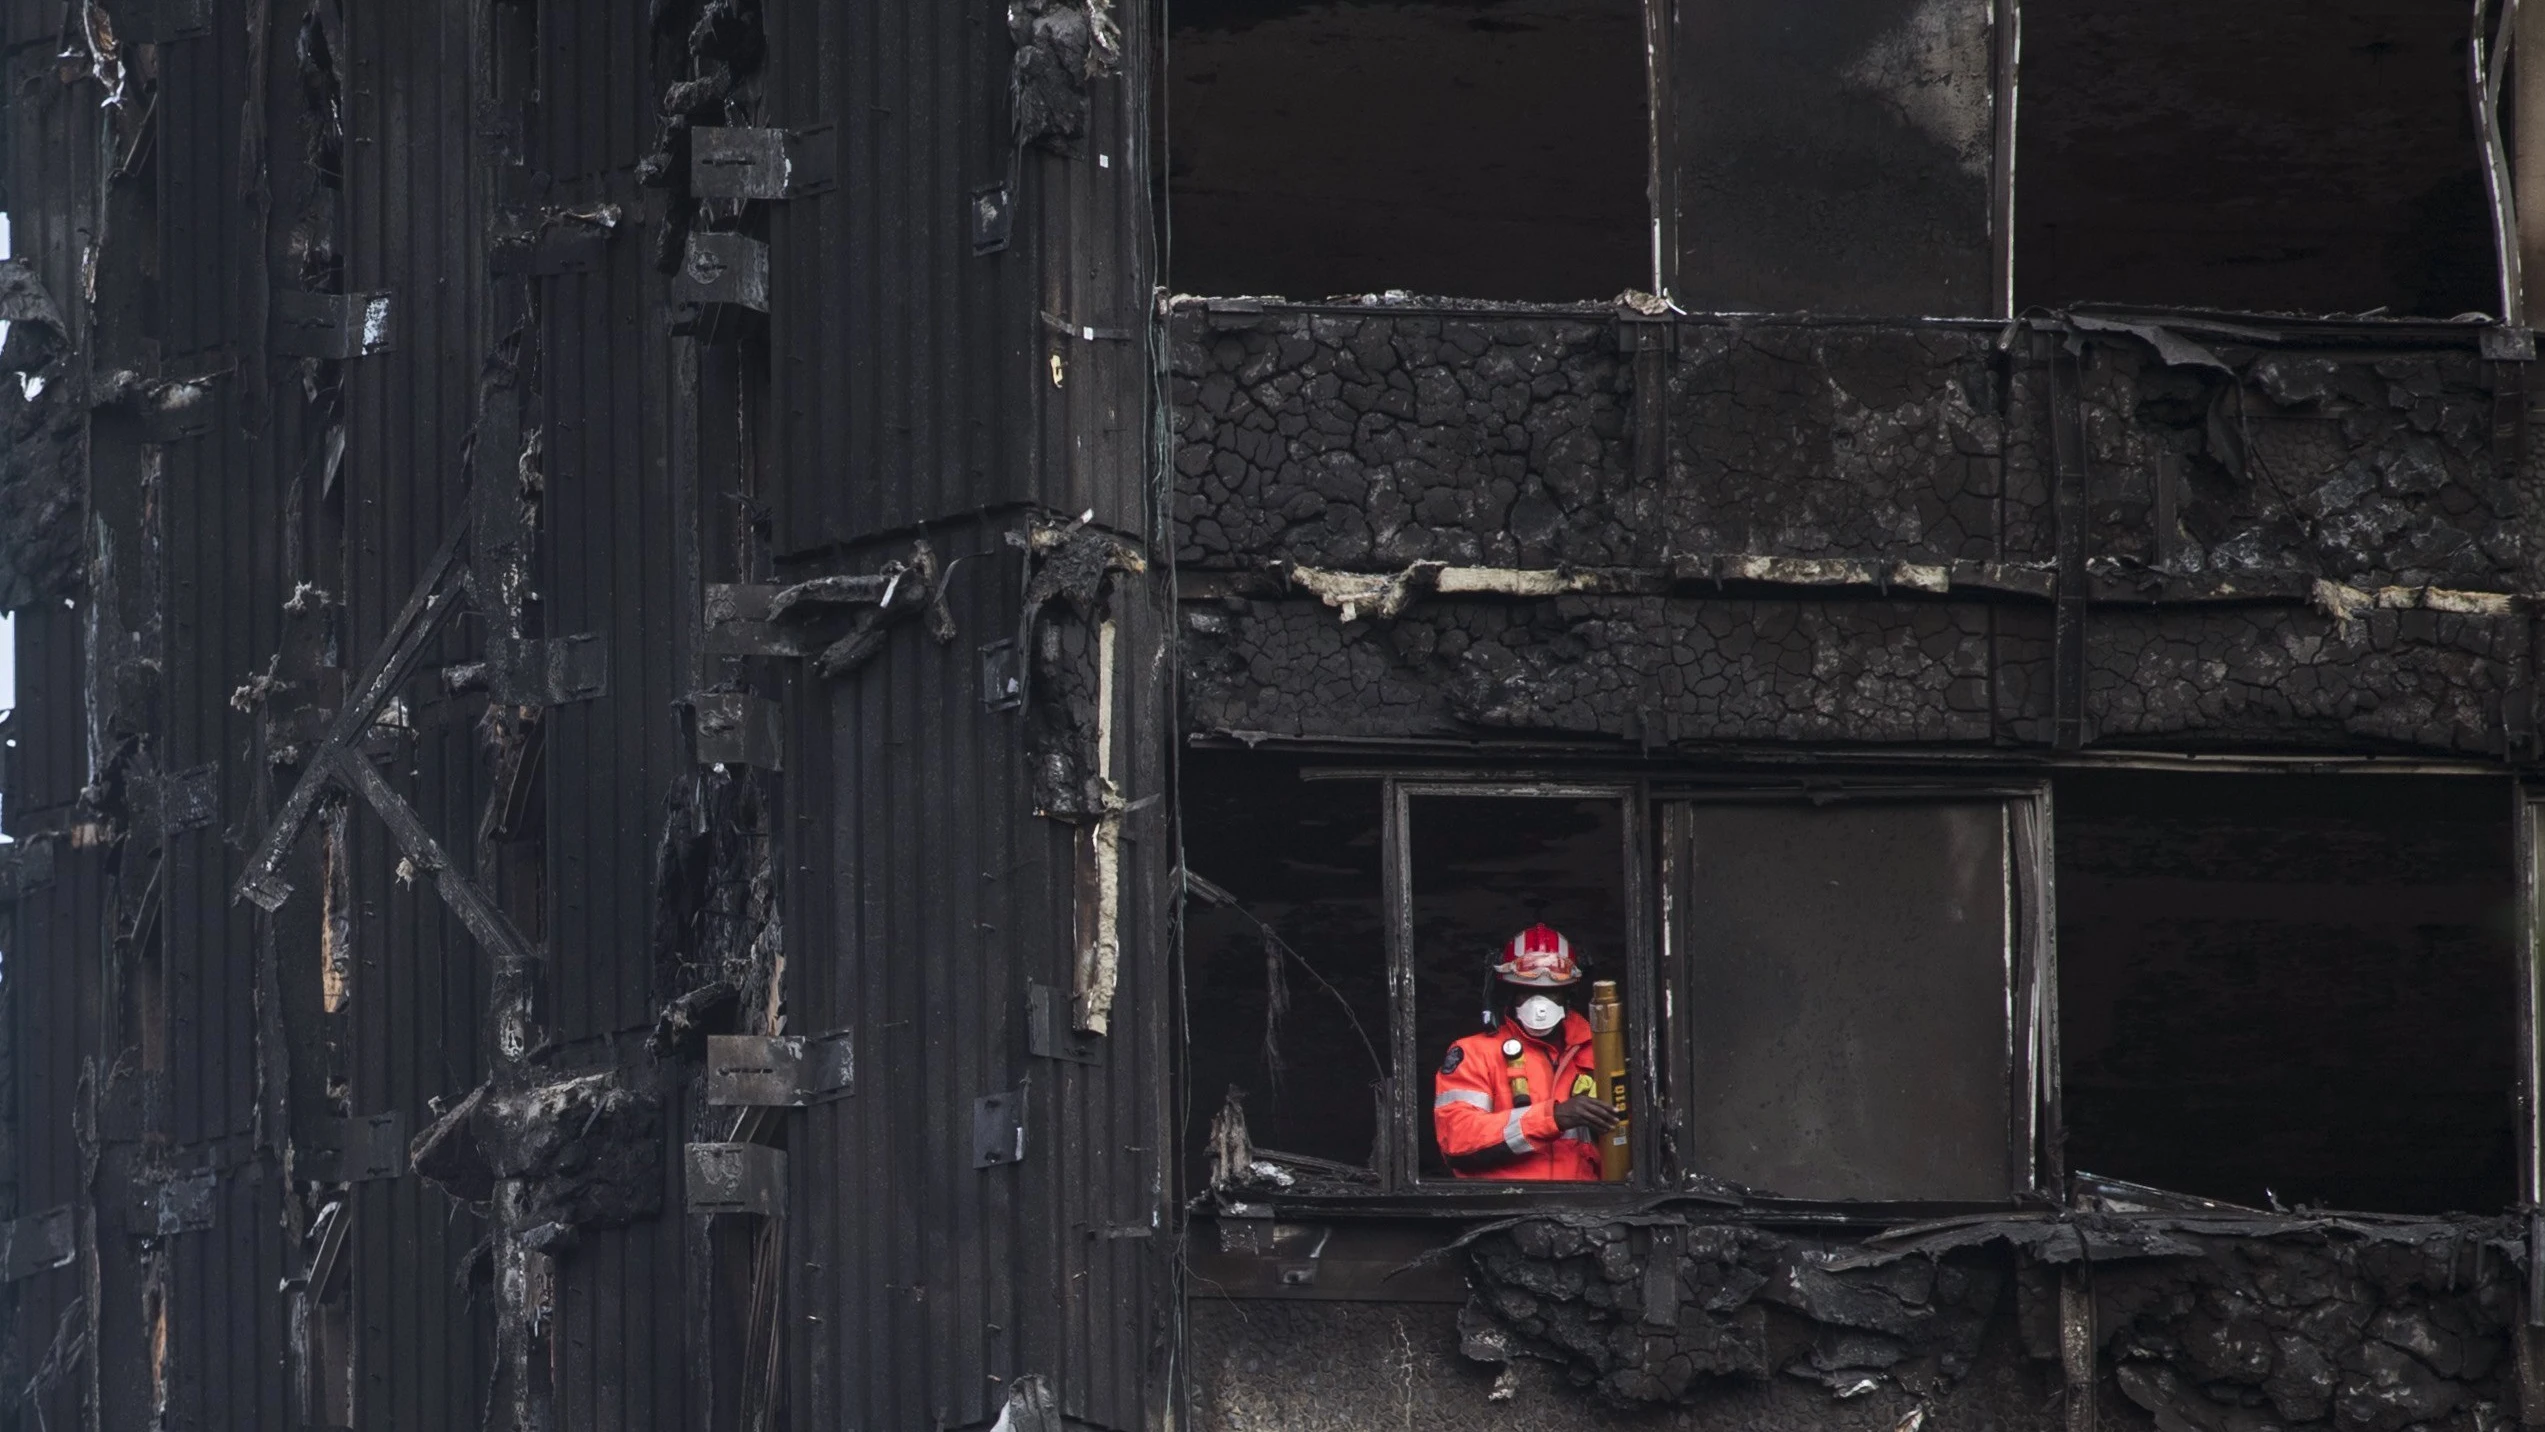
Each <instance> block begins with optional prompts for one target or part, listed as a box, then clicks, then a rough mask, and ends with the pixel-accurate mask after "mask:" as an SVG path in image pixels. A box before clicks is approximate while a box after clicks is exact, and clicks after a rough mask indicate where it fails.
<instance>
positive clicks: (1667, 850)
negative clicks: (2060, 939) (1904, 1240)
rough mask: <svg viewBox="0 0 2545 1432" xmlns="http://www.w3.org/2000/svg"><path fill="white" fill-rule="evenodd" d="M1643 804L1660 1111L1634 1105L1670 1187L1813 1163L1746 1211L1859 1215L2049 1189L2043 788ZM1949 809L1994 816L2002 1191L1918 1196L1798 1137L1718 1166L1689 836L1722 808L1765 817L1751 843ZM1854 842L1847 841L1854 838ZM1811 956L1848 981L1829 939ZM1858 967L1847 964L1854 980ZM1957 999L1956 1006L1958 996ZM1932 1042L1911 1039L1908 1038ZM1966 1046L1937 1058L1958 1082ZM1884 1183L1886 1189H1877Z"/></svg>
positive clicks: (1838, 949) (2051, 1109)
mask: <svg viewBox="0 0 2545 1432" xmlns="http://www.w3.org/2000/svg"><path fill="white" fill-rule="evenodd" d="M1655 805H1656V810H1657V816H1658V825H1659V828H1660V832H1659V847H1660V849H1659V860H1660V867H1659V880H1658V883H1659V887H1660V898H1661V902H1662V904H1661V909H1660V912H1659V926H1660V930H1661V939H1662V942H1663V948H1662V951H1661V955H1660V959H1659V961H1658V971H1657V973H1658V981H1659V983H1660V984H1661V985H1662V986H1663V988H1664V989H1665V990H1667V991H1668V999H1669V1001H1670V1002H1669V1003H1668V1004H1666V1005H1665V1006H1664V1025H1665V1028H1664V1030H1663V1031H1662V1035H1661V1037H1662V1040H1663V1046H1664V1049H1665V1050H1666V1053H1667V1058H1668V1060H1669V1064H1668V1071H1667V1081H1666V1084H1665V1086H1664V1088H1663V1090H1662V1091H1661V1092H1662V1098H1663V1100H1666V1101H1667V1102H1666V1104H1665V1103H1664V1102H1662V1101H1654V1100H1648V1101H1647V1105H1646V1106H1647V1107H1651V1108H1657V1109H1661V1110H1663V1113H1664V1118H1663V1119H1662V1120H1659V1121H1656V1122H1661V1123H1663V1124H1664V1126H1665V1127H1666V1128H1667V1129H1668V1131H1669V1135H1670V1138H1671V1141H1672V1148H1671V1150H1670V1154H1671V1162H1672V1165H1673V1170H1674V1171H1673V1175H1672V1177H1673V1178H1674V1179H1675V1181H1676V1182H1677V1184H1678V1185H1679V1186H1681V1187H1685V1188H1689V1189H1705V1188H1708V1187H1710V1186H1712V1185H1714V1184H1715V1183H1716V1181H1717V1180H1721V1181H1725V1182H1734V1183H1741V1182H1744V1181H1743V1180H1742V1179H1741V1178H1740V1177H1739V1175H1740V1174H1741V1173H1743V1172H1750V1171H1753V1166H1754V1165H1755V1166H1774V1165H1776V1164H1778V1163H1780V1162H1782V1163H1784V1164H1786V1165H1788V1166H1791V1165H1793V1164H1795V1163H1797V1162H1800V1163H1806V1164H1808V1163H1813V1162H1815V1161H1817V1162H1818V1163H1819V1165H1820V1166H1819V1167H1818V1168H1816V1169H1815V1170H1813V1171H1812V1172H1811V1173H1810V1176H1809V1177H1808V1178H1806V1179H1803V1180H1800V1181H1799V1182H1800V1183H1801V1185H1802V1186H1801V1187H1799V1188H1786V1189H1776V1188H1756V1189H1752V1190H1751V1191H1750V1201H1752V1202H1755V1203H1763V1204H1764V1203H1775V1204H1795V1205H1812V1204H1823V1203H1833V1202H1835V1203H1845V1204H1848V1205H1850V1206H1852V1207H1856V1208H1859V1209H1862V1208H1866V1207H1886V1208H1897V1209H1902V1210H1929V1211H1941V1210H1946V1209H1951V1208H1958V1207H1995V1206H2003V1205H2006V1204H2010V1203H2014V1202H2016V1201H2018V1200H2021V1199H2023V1198H2025V1197H2026V1196H2029V1195H2036V1194H2040V1193H2043V1192H2045V1191H2047V1190H2053V1189H2056V1188H2057V1187H2058V1186H2059V1185H2060V1184H2061V1182H2062V1181H2063V1171H2062V1169H2061V1168H2060V1166H2059V1158H2058V1149H2059V1073H2058V1071H2059V1059H2058V1051H2057V1044H2056V1041H2057V1030H2058V1019H2057V1009H2056V1001H2057V992H2058V979H2057V965H2056V960H2057V956H2056V950H2055V931H2056V928H2057V927H2056V920H2055V912H2054V907H2053V899H2054V896H2053V891H2052V880H2051V871H2052V870H2053V868H2054V864H2053V858H2052V856H2053V852H2052V848H2051V830H2052V826H2051V807H2050V792H2049V789H2048V787H2047V786H2046V785H2040V784H2030V783H2026V784H2020V785H2000V786H1985V785H1945V786H1938V785H1934V784H1916V783H1900V784H1892V785H1882V784H1873V785H1863V784H1859V783H1858V782H1855V781H1850V782H1849V784H1848V787H1847V788H1846V789H1845V790H1844V791H1836V790H1832V789H1829V788H1827V787H1821V788H1813V789H1801V788H1796V787H1794V786H1792V785H1786V786H1782V787H1776V788H1765V787H1760V786H1756V785H1752V786H1748V787H1741V786H1716V787H1710V788H1709V787H1679V788H1675V789H1674V788H1663V789H1660V790H1658V791H1656V793H1655ZM1949 807H1961V808H1972V807H1977V808H1982V809H1988V808H1993V809H1994V810H1995V811H1996V813H1997V816H1996V820H1995V821H1994V822H1993V824H1994V825H1995V827H1996V854H1997V859H1998V861H1999V879H2000V881H2001V883H2002V899H2003V901H2004V903H2003V905H2002V906H2001V910H2002V914H2001V917H2000V918H2001V922H2002V923H2001V925H2000V930H1999V935H1998V940H1999V950H2000V952H2001V953H2000V959H2001V964H2000V972H2001V983H2000V984H1999V986H1998V989H1999V996H1998V998H1999V1010H2000V1016H2001V1018H2000V1022H1999V1025H1998V1029H1997V1033H1996V1037H1995V1040H1994V1043H1995V1048H1994V1050H1993V1051H1991V1053H1993V1055H1994V1057H1995V1059H1996V1062H1997V1067H1996V1069H1995V1071H1994V1073H1993V1077H1995V1078H1998V1079H2002V1081H2003V1090H2004V1106H2003V1113H2004V1123H2003V1128H2004V1135H2003V1178H2002V1183H2001V1184H1999V1185H1997V1186H1994V1187H1988V1188H1979V1187H1967V1188H1946V1187H1936V1186H1929V1187H1925V1188H1920V1187H1916V1186H1913V1185H1914V1183H1915V1181H1916V1180H1917V1179H1918V1178H1919V1177H1921V1175H1920V1174H1919V1173H1918V1172H1917V1171H1915V1170H1903V1169H1901V1168H1897V1167H1894V1168H1889V1169H1885V1168H1884V1167H1883V1166H1882V1165H1883V1157H1884V1156H1883V1153H1882V1151H1880V1150H1871V1151H1866V1152H1864V1154H1863V1155H1862V1157H1861V1159H1851V1158H1850V1156H1849V1151H1848V1150H1846V1149H1843V1148H1837V1149H1823V1150H1817V1151H1815V1150H1813V1149H1811V1148H1808V1147H1805V1146H1804V1145H1806V1144H1807V1143H1808V1140H1807V1139H1804V1138H1802V1137H1800V1136H1796V1137H1795V1142H1794V1144H1793V1145H1791V1146H1788V1147H1786V1148H1784V1149H1781V1150H1760V1149H1752V1150H1751V1151H1750V1152H1749V1153H1748V1154H1747V1156H1746V1157H1730V1156H1727V1155H1725V1154H1722V1153H1720V1152H1718V1151H1716V1150H1715V1149H1712V1148H1709V1146H1708V1144H1709V1141H1710V1140H1711V1141H1712V1142H1714V1143H1718V1144H1719V1143H1721V1142H1723V1141H1724V1139H1725V1126H1726V1124H1727V1122H1728V1121H1729V1120H1730V1119H1731V1117H1732V1116H1729V1115H1726V1114H1725V1113H1724V1112H1723V1110H1722V1108H1721V1106H1720V1105H1719V1104H1716V1103H1710V1100H1715V1099H1719V1098H1723V1097H1730V1096H1728V1095H1724V1094H1722V1093H1721V1091H1719V1090H1710V1089H1709V1088H1708V1087H1707V1080H1706V1079H1705V1077H1704V1073H1703V1070H1702V1067H1701V1066H1702V1065H1703V1064H1704V1062H1705V1058H1704V1053H1705V1052H1704V1051H1703V1050H1702V1049H1701V1048H1700V1045H1701V1042H1702V1041H1703V1040H1705V1039H1706V1037H1707V1031H1706V1029H1705V1027H1704V1026H1705V1022H1706V1015H1705V1011H1704V1010H1703V1009H1701V1008H1700V1007H1699V1001H1700V1000H1703V999H1706V998H1708V997H1709V996H1711V995H1719V994H1721V993H1722V992H1723V991H1722V983H1723V982H1722V981H1721V980H1712V981H1710V980H1709V979H1708V977H1707V973H1706V972H1705V971H1704V970H1703V969H1702V968H1701V963H1702V962H1703V961H1704V960H1705V958H1706V950H1705V944H1706V941H1707V931H1706V929H1705V927H1704V926H1703V925H1702V924H1701V923H1700V922H1702V921H1704V920H1705V919H1706V918H1707V916H1708V914H1709V911H1708V910H1707V909H1706V908H1704V895H1705V892H1704V889H1703V887H1702V884H1701V881H1700V879H1699V873H1698V871H1697V869H1696V860H1695V857H1696V855H1697V853H1698V852H1699V851H1700V850H1701V849H1702V847H1703V844H1704V839H1705V834H1706V833H1705V831H1704V829H1703V827H1704V826H1705V825H1707V824H1709V823H1714V824H1716V825H1717V826H1718V827H1719V826H1720V824H1721V823H1722V822H1723V820H1724V819H1725V817H1726V816H1728V815H1730V814H1731V813H1733V812H1740V811H1751V812H1759V813H1762V814H1763V815H1769V816H1770V817H1771V820H1770V821H1762V822H1761V825H1762V830H1761V831H1760V832H1759V834H1761V835H1765V834H1767V830H1766V829H1765V828H1766V827H1767V826H1769V825H1770V824H1771V823H1783V824H1786V825H1788V826H1791V825H1793V824H1794V822H1795V817H1797V816H1800V817H1801V818H1802V819H1803V820H1806V821H1808V820H1812V819H1817V818H1822V817H1836V816H1838V815H1840V814H1841V813H1845V812H1850V811H1853V812H1859V813H1875V812H1883V811H1892V812H1906V811H1935V810H1938V809H1942V808H1949ZM1787 833H1788V834H1790V833H1791V832H1790V831H1789V832H1787ZM1863 834H1864V833H1863V832H1858V833H1857V835H1858V838H1862V837H1863ZM1897 834H1898V833H1895V834H1894V837H1893V838H1897ZM1712 913H1714V914H1716V915H1717V916H1720V914H1721V912H1720V911H1715V912H1712ZM1797 938H1807V936H1803V935H1798V937H1797ZM1811 952H1812V951H1811V950H1809V949H1806V950H1804V951H1802V953H1806V954H1808V953H1811ZM1821 953H1825V954H1827V955H1828V959H1827V961H1826V962H1825V963H1824V965H1823V968H1822V970H1821V971H1820V972H1821V973H1822V974H1824V975H1829V974H1835V975H1837V976H1840V977H1842V978H1843V977H1845V976H1847V975H1848V973H1849V971H1848V969H1847V961H1848V958H1849V957H1850V955H1851V954H1853V953H1854V952H1853V951H1851V950H1850V949H1848V948H1846V947H1844V945H1843V943H1842V942H1832V944H1831V946H1830V947H1829V948H1827V949H1825V950H1823V951H1821ZM1861 969H1862V967H1861V966H1860V967H1859V972H1861ZM1948 973H1949V972H1947V971H1943V970H1934V971H1930V972H1929V974H1928V975H1926V976H1922V977H1921V980H1922V982H1923V981H1924V980H1928V979H1940V978H1943V977H1944V976H1946V975H1947V974H1948ZM1964 973H1965V974H1968V973H1969V972H1968V971H1965V972H1964ZM1964 993H1965V995H1966V996H1967V994H1968V992H1967V991H1965V992H1964ZM1810 1013H1811V1012H1810V1011H1804V1012H1803V1015H1804V1017H1806V1018H1808V1017H1809V1015H1810ZM1950 1013H1951V1012H1950V1011H1944V1012H1942V1014H1941V1015H1940V1017H1939V1020H1938V1022H1939V1024H1942V1023H1946V1022H1948V1020H1949V1015H1950ZM1969 1013H1970V1011H1969V1010H1968V1009H1964V1010H1962V1011H1960V1014H1961V1015H1962V1016H1963V1017H1964V1018H1965V1019H1967V1017H1968V1015H1969ZM1789 1029H1790V1026H1789ZM1933 1032H1935V1031H1934V1030H1925V1031H1920V1034H1921V1035H1923V1034H1931V1033H1933ZM1968 1046H1969V1041H1968V1040H1963V1041H1960V1042H1959V1043H1958V1044H1954V1045H1952V1046H1951V1047H1948V1048H1945V1049H1943V1050H1942V1051H1941V1052H1940V1054H1939V1056H1938V1057H1939V1058H1943V1059H1947V1060H1952V1059H1959V1060H1960V1061H1962V1068H1961V1069H1960V1071H1959V1072H1960V1073H1961V1074H1962V1075H1964V1076H1969V1075H1970V1074H1972V1072H1973V1069H1974V1061H1985V1060H1986V1059H1988V1058H1989V1057H1990V1056H1989V1055H1988V1054H1982V1053H1980V1052H1979V1051H1977V1050H1974V1049H1972V1048H1970V1047H1968ZM1792 1072H1793V1075H1794V1080H1793V1082H1794V1084H1795V1086H1796V1087H1801V1086H1802V1085H1803V1084H1805V1083H1806V1082H1807V1081H1808V1078H1809V1071H1807V1070H1802V1069H1797V1070H1795V1071H1792ZM1965 1082H1967V1077H1966V1079H1965ZM1774 1117H1777V1118H1780V1119H1786V1120H1787V1121H1788V1122H1794V1121H1793V1120H1791V1118H1790V1115H1789V1113H1788V1111H1785V1110H1781V1109H1780V1110H1777V1111H1775V1115H1774ZM1991 1122H1993V1121H1992V1120H1988V1119H1986V1118H1985V1117H1984V1118H1983V1119H1982V1120H1981V1121H1979V1122H1976V1123H1974V1124H1973V1125H1972V1126H1971V1129H1970V1130H1967V1131H1966V1132H1968V1133H1970V1134H1971V1135H1972V1136H1973V1137H1981V1136H1984V1133H1985V1131H1984V1130H1983V1129H1982V1127H1981V1126H1982V1125H1983V1124H1986V1123H1991ZM1886 1183H1888V1185H1889V1186H1883V1185H1885V1184H1886Z"/></svg>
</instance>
